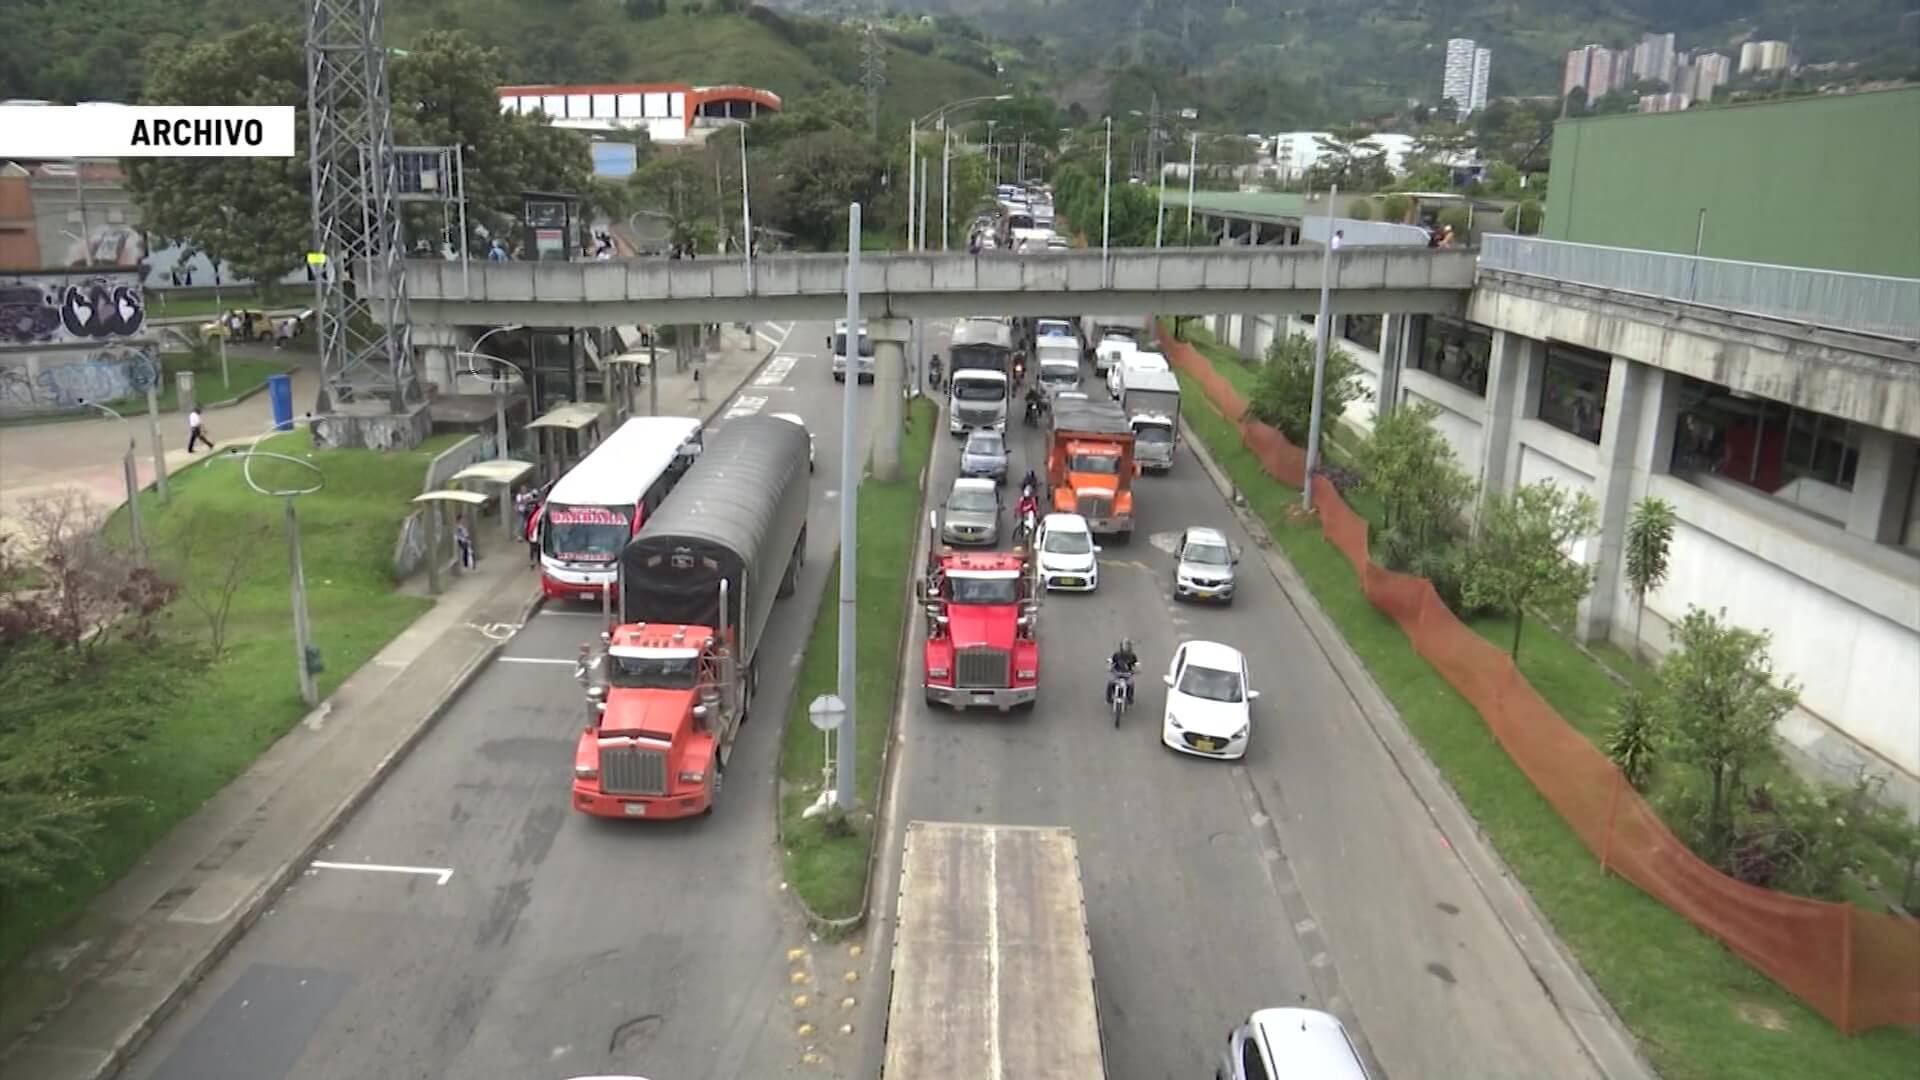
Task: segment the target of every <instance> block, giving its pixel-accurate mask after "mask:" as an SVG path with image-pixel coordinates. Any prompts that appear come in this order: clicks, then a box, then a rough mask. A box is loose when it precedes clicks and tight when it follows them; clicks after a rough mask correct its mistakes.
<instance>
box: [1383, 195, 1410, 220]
mask: <svg viewBox="0 0 1920 1080" xmlns="http://www.w3.org/2000/svg"><path fill="white" fill-rule="evenodd" d="M1412 215H1413V199H1412V197H1411V196H1408V195H1404V194H1402V193H1400V192H1397V191H1396V192H1394V193H1393V194H1391V195H1388V196H1386V197H1385V198H1383V199H1381V200H1380V220H1381V221H1391V222H1393V223H1394V224H1396V225H1405V224H1406V223H1407V218H1409V217H1411V216H1412Z"/></svg>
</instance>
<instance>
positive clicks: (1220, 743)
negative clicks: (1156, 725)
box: [1160, 641, 1260, 759]
mask: <svg viewBox="0 0 1920 1080" xmlns="http://www.w3.org/2000/svg"><path fill="white" fill-rule="evenodd" d="M1166 683H1167V714H1166V719H1165V720H1164V721H1162V723H1161V725H1160V741H1161V742H1163V743H1165V744H1166V745H1167V746H1169V747H1171V748H1172V749H1175V750H1178V751H1180V752H1181V753H1183V754H1195V755H1198V756H1200V757H1211V758H1228V759H1239V758H1243V757H1246V756H1247V738H1248V737H1249V736H1250V735H1252V734H1253V712H1252V709H1251V707H1250V706H1251V705H1252V703H1253V702H1254V701H1256V700H1258V699H1259V697H1260V691H1258V690H1255V689H1253V688H1252V687H1251V686H1250V685H1249V680H1248V678H1247V658H1246V657H1245V656H1242V655H1241V654H1240V650H1239V649H1236V648H1234V647H1233V646H1231V645H1222V644H1220V643H1219V642H1217V641H1187V642H1182V643H1181V645H1180V647H1179V648H1178V649H1175V650H1174V652H1173V663H1172V664H1171V665H1170V666H1169V667H1168V668H1167V674H1166Z"/></svg>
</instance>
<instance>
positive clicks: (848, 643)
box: [834, 203, 860, 811]
mask: <svg viewBox="0 0 1920 1080" xmlns="http://www.w3.org/2000/svg"><path fill="white" fill-rule="evenodd" d="M847 347H848V351H849V353H851V354H852V355H853V360H852V361H850V362H849V365H848V369H847V379H846V383H845V390H844V391H843V393H842V395H841V401H842V402H843V405H842V413H841V420H840V642H839V644H840V657H839V659H840V670H839V674H840V678H839V693H840V700H841V701H843V702H845V703H846V707H847V718H846V720H845V721H843V722H842V723H841V725H840V731H839V733H838V734H837V735H835V736H834V738H835V739H836V741H837V742H838V744H839V751H840V752H839V754H838V755H837V756H838V758H839V765H840V769H839V776H837V777H836V778H835V780H836V783H835V785H834V794H835V796H836V798H837V800H838V801H839V804H840V809H841V810H842V811H851V810H852V809H853V808H854V803H855V794H854V793H855V788H854V783H853V781H854V775H853V769H854V762H855V760H856V759H858V758H859V756H860V755H859V753H858V752H857V749H856V748H857V747H858V746H859V745H860V744H859V741H858V737H857V736H856V735H855V734H854V731H855V726H856V723H857V721H858V717H859V715H860V710H859V709H858V708H857V707H856V701H857V699H856V697H855V694H854V674H855V669H854V659H855V656H854V642H855V640H856V639H855V636H854V620H855V619H856V618H858V616H859V612H860V608H859V601H858V598H857V595H856V591H855V589H854V586H855V585H856V584H857V583H858V582H859V573H860V564H859V550H860V544H859V522H860V506H859V504H860V455H859V454H858V453H856V451H855V448H856V446H857V444H858V439H857V438H856V432H857V431H858V430H859V427H860V425H859V422H858V417H859V410H860V395H859V394H858V393H857V392H856V391H857V389H858V387H859V385H860V380H859V379H856V378H854V368H855V367H856V366H857V365H858V360H859V353H860V204H859V203H853V204H851V205H849V206H848V207H847Z"/></svg>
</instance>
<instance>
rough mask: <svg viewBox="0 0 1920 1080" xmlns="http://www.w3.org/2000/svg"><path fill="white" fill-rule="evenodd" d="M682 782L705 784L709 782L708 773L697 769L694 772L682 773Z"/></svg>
mask: <svg viewBox="0 0 1920 1080" xmlns="http://www.w3.org/2000/svg"><path fill="white" fill-rule="evenodd" d="M680 782H681V783H683V784H704V783H706V782H707V774H706V773H704V772H700V771H697V770H696V771H693V772H683V773H681V774H680Z"/></svg>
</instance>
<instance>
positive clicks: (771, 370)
mask: <svg viewBox="0 0 1920 1080" xmlns="http://www.w3.org/2000/svg"><path fill="white" fill-rule="evenodd" d="M799 362H800V358H799V357H797V356H790V355H788V354H786V353H780V354H779V355H777V356H775V357H774V358H773V359H772V360H770V361H768V362H767V366H766V368H765V369H764V370H762V371H761V372H760V374H759V375H756V376H754V380H753V385H755V386H758V387H770V386H779V385H780V384H781V383H783V382H786V381H787V373H788V372H790V371H792V370H793V365H795V364H797V363H799Z"/></svg>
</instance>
